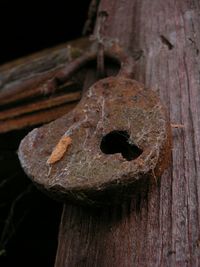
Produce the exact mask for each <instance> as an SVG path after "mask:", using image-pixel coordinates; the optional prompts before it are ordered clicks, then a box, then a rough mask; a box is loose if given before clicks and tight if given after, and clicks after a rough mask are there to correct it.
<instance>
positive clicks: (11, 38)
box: [0, 0, 90, 267]
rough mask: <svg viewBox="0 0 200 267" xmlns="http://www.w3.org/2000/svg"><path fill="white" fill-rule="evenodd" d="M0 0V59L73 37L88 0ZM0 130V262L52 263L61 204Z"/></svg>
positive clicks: (13, 136) (15, 137) (3, 265)
mask: <svg viewBox="0 0 200 267" xmlns="http://www.w3.org/2000/svg"><path fill="white" fill-rule="evenodd" d="M41 2H42V1H40V2H39V3H37V2H36V1H26V2H24V1H19V0H18V1H9V0H4V1H2V0H1V1H0V64H2V63H5V62H8V61H10V60H13V59H16V58H18V57H22V56H25V55H28V54H30V53H33V52H36V51H39V50H41V49H44V48H47V47H52V46H55V45H57V44H60V43H62V42H66V41H67V40H72V39H75V38H78V37H80V36H81V34H82V29H83V26H84V23H85V20H86V18H87V11H88V6H89V2H90V0H82V1H78V0H76V1H75V0H72V1H71V0H70V1H51V2H50V1H49V2H48V3H47V4H46V6H43V5H42V4H41ZM29 130H31V129H26V130H23V131H14V132H11V133H7V134H3V135H0V267H8V266H9V267H10V266H20V267H23V266H26V267H32V266H44V267H45V266H48V267H51V266H53V265H54V260H55V254H56V248H57V235H58V228H59V222H60V216H61V212H62V204H60V203H57V202H55V201H53V200H51V199H50V198H48V197H46V196H45V195H44V194H42V193H41V192H40V191H38V190H37V189H36V188H35V187H34V186H32V184H31V182H30V181H29V179H28V178H27V177H26V175H25V174H24V172H23V170H22V169H21V167H20V164H19V161H18V157H17V154H16V151H17V148H18V145H19V142H20V140H21V139H22V138H23V137H24V136H25V135H26V134H27V133H28V131H29Z"/></svg>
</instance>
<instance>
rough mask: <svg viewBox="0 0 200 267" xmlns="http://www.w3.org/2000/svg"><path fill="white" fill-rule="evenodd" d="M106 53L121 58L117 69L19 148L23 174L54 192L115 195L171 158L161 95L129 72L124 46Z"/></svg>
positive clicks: (107, 199) (86, 197)
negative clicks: (134, 78) (65, 112)
mask: <svg viewBox="0 0 200 267" xmlns="http://www.w3.org/2000/svg"><path fill="white" fill-rule="evenodd" d="M105 55H106V56H108V57H112V58H114V59H116V60H117V61H119V62H120V63H121V70H120V72H119V74H118V75H117V76H115V77H108V78H104V79H102V80H99V81H98V82H96V83H95V84H94V85H92V86H91V87H90V88H89V89H88V91H87V92H86V93H85V94H84V95H83V97H82V99H81V101H80V102H79V104H78V105H77V106H76V108H75V109H74V110H72V111H71V112H70V113H68V114H66V115H65V116H63V117H61V118H59V119H57V120H55V121H53V122H51V123H49V124H47V125H44V126H42V127H40V128H36V129H34V130H33V131H31V132H30V133H29V134H28V135H27V136H26V137H25V138H24V139H23V140H22V142H21V144H20V147H19V152H18V154H19V159H20V161H21V165H22V167H23V168H24V170H25V172H26V173H27V175H28V176H29V177H30V178H31V179H32V180H33V182H34V183H36V184H37V185H38V186H39V187H40V188H42V189H45V190H46V191H47V192H50V193H51V194H52V195H54V196H55V197H56V198H58V199H62V200H66V199H72V200H74V201H76V202H77V201H78V202H82V203H87V204H94V203H96V204H102V203H104V204H105V203H111V202H113V201H116V199H118V201H119V200H120V201H121V197H122V196H123V197H124V195H127V194H128V192H129V189H131V188H134V186H135V185H137V184H138V183H140V182H141V181H143V182H144V181H146V180H145V179H149V177H158V176H160V175H161V174H162V173H163V171H164V169H165V168H166V167H167V165H168V164H169V160H170V154H171V151H170V150H171V134H170V133H171V132H170V124H169V120H168V118H167V116H166V111H165V109H164V107H163V105H162V104H161V102H160V100H159V97H158V96H157V95H156V93H155V92H154V91H152V90H150V89H146V88H145V87H144V85H143V84H141V83H139V82H137V81H135V80H132V79H130V78H129V76H130V75H131V72H132V66H133V64H132V61H131V58H129V57H127V56H125V55H124V53H123V52H122V50H120V49H119V48H116V47H115V48H113V47H112V50H108V51H106V52H105ZM95 56H96V54H94V53H93V54H92V55H88V56H84V59H83V58H82V59H78V60H79V61H80V62H86V61H89V60H92V59H94V57H95ZM73 64H74V63H73ZM73 66H74V65H73ZM71 69H73V68H71ZM57 78H58V77H57ZM60 78H62V77H60Z"/></svg>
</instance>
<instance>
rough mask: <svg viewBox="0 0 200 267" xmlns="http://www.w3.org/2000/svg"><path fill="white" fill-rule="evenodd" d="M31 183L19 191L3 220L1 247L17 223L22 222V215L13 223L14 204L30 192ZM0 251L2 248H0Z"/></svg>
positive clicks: (14, 229) (10, 235) (6, 241)
mask: <svg viewBox="0 0 200 267" xmlns="http://www.w3.org/2000/svg"><path fill="white" fill-rule="evenodd" d="M32 187H33V184H30V185H28V186H27V188H26V190H24V191H23V192H22V193H20V194H19V195H18V196H17V198H16V199H15V200H14V201H13V203H12V205H11V208H10V211H9V214H8V216H7V219H6V221H5V225H4V228H3V231H2V234H1V239H0V246H1V247H2V248H3V250H4V247H5V246H6V244H7V243H8V241H9V240H10V238H11V237H12V236H13V234H14V233H15V231H16V228H17V227H18V226H19V224H20V223H21V222H22V220H23V218H24V215H23V216H22V217H21V219H20V220H19V221H18V222H17V223H16V225H15V226H14V225H13V218H14V213H15V208H16V205H17V204H18V203H19V201H20V200H21V199H22V198H23V197H24V196H25V195H26V194H29V193H30V190H31V189H32ZM1 251H2V249H1Z"/></svg>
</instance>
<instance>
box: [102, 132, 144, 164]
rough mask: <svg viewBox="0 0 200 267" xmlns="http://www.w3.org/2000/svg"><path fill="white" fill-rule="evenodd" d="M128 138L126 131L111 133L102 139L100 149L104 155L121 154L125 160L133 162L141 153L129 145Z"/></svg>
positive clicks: (136, 147)
mask: <svg viewBox="0 0 200 267" xmlns="http://www.w3.org/2000/svg"><path fill="white" fill-rule="evenodd" d="M129 137H130V136H129V134H128V133H127V132H126V131H112V132H110V133H108V134H106V135H105V136H104V137H103V138H102V140H101V145H100V149H101V151H102V152H103V153H105V154H115V153H121V154H122V156H123V157H124V158H125V159H126V160H128V161H130V160H134V159H136V158H138V157H139V156H140V155H141V154H142V152H143V151H142V149H140V148H139V147H138V146H136V145H134V144H130V143H129Z"/></svg>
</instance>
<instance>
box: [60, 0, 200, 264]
mask: <svg viewBox="0 0 200 267" xmlns="http://www.w3.org/2000/svg"><path fill="white" fill-rule="evenodd" d="M100 10H103V11H106V12H107V13H108V18H107V23H106V27H105V33H106V36H107V37H111V38H117V39H119V41H120V43H121V44H122V45H123V46H125V47H126V48H128V49H129V50H130V51H131V52H132V53H134V52H135V51H137V50H142V51H143V57H142V59H140V61H139V63H138V64H137V66H136V69H135V75H134V77H135V79H137V80H139V81H141V82H143V83H144V84H145V86H147V87H152V88H153V89H154V90H157V91H158V92H159V94H160V97H161V99H162V101H163V102H164V104H165V105H166V106H167V108H168V111H169V114H170V118H171V122H172V123H174V124H181V125H183V127H180V128H174V129H173V149H172V156H173V160H172V163H171V167H170V168H169V169H168V170H167V171H166V172H165V173H164V175H163V176H162V178H161V180H160V182H158V183H156V182H154V183H151V184H149V185H148V186H147V189H146V190H144V192H143V193H141V194H136V195H134V196H133V198H132V200H131V201H130V202H129V203H122V205H121V206H120V207H113V208H106V207H105V208H103V209H102V210H95V211H94V210H93V211H90V210H87V209H83V208H78V207H74V206H70V205H68V204H66V205H65V207H64V210H63V215H62V220H61V225H60V234H59V244H58V251H57V258H56V263H55V266H56V267H64V266H70V267H71V266H88V267H89V266H98V267H101V266H103V267H107V266H113V267H114V266H121V267H128V266H148V267H149V266H152V267H154V266H181V267H182V266H200V205H199V203H200V153H199V151H200V150H199V147H200V119H199V117H200V93H199V69H200V60H199V56H200V55H199V49H200V47H199V44H200V32H199V28H200V19H199V13H200V5H199V1H197V0H194V1H186V0H178V1H171V0H166V1H162V0H155V1H150V0H140V1H139V0H124V1H120V0H102V1H101V5H100Z"/></svg>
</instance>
